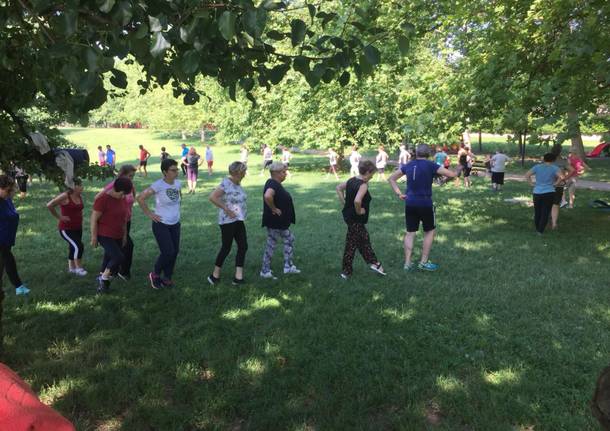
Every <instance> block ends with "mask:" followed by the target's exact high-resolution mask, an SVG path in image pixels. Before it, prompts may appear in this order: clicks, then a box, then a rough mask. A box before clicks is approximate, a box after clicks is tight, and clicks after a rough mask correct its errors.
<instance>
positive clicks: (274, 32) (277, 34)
mask: <svg viewBox="0 0 610 431" xmlns="http://www.w3.org/2000/svg"><path fill="white" fill-rule="evenodd" d="M267 37H268V38H269V39H273V40H282V39H284V38H285V37H286V34H285V33H280V32H279V31H277V30H271V31H268V32H267Z"/></svg>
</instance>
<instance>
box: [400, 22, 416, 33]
mask: <svg viewBox="0 0 610 431" xmlns="http://www.w3.org/2000/svg"><path fill="white" fill-rule="evenodd" d="M400 27H401V28H402V30H403V31H404V32H405V33H407V34H413V33H415V30H416V29H415V26H414V25H413V24H411V23H410V22H403V23H402V24H401V25H400Z"/></svg>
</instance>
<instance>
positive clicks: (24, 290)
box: [15, 284, 30, 295]
mask: <svg viewBox="0 0 610 431" xmlns="http://www.w3.org/2000/svg"><path fill="white" fill-rule="evenodd" d="M28 293H30V289H28V288H27V287H26V285H25V284H22V285H21V286H19V287H18V288H16V289H15V294H16V295H27V294H28Z"/></svg>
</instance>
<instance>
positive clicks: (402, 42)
mask: <svg viewBox="0 0 610 431" xmlns="http://www.w3.org/2000/svg"><path fill="white" fill-rule="evenodd" d="M409 44H410V43H409V39H407V38H406V37H404V36H398V49H399V50H400V55H403V56H405V55H407V54H408V53H409Z"/></svg>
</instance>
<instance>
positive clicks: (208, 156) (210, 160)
mask: <svg viewBox="0 0 610 431" xmlns="http://www.w3.org/2000/svg"><path fill="white" fill-rule="evenodd" d="M205 161H206V163H207V165H208V176H212V174H213V173H214V152H213V151H212V147H210V145H209V144H208V145H206V146H205Z"/></svg>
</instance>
